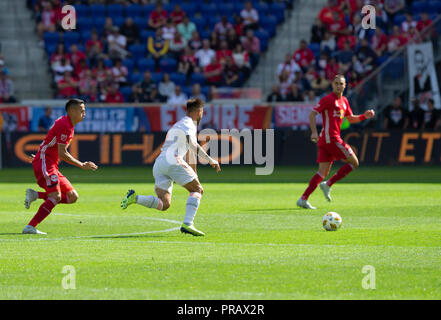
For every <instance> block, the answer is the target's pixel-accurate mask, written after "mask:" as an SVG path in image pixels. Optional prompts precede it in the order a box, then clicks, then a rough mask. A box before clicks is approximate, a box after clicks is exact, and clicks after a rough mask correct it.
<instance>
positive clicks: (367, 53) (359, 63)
mask: <svg viewBox="0 0 441 320" xmlns="http://www.w3.org/2000/svg"><path fill="white" fill-rule="evenodd" d="M377 30H378V29H377ZM376 58H377V56H376V55H375V52H374V51H373V50H372V49H371V47H369V43H368V41H367V40H366V39H363V40H361V43H360V47H359V48H358V49H357V51H356V52H355V55H354V56H353V58H352V62H353V65H354V70H355V71H356V72H357V73H359V74H360V75H361V76H362V77H364V76H366V75H367V74H368V73H370V72H371V71H372V70H373V69H374V67H375V61H376Z"/></svg>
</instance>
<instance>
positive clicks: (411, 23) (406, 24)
mask: <svg viewBox="0 0 441 320" xmlns="http://www.w3.org/2000/svg"><path fill="white" fill-rule="evenodd" d="M412 27H414V28H416V27H417V22H416V21H415V20H414V19H413V15H412V13H410V12H408V13H406V20H404V21H403V22H402V23H401V32H403V33H408V32H409V31H410V28H412Z"/></svg>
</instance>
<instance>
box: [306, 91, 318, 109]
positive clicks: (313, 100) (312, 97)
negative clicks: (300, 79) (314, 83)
mask: <svg viewBox="0 0 441 320" xmlns="http://www.w3.org/2000/svg"><path fill="white" fill-rule="evenodd" d="M303 101H304V102H305V103H310V104H313V105H314V106H316V105H317V104H318V103H319V102H320V97H317V96H316V94H315V92H314V91H313V90H310V91H307V92H304V93H303Z"/></svg>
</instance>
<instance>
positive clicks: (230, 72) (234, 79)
mask: <svg viewBox="0 0 441 320" xmlns="http://www.w3.org/2000/svg"><path fill="white" fill-rule="evenodd" d="M225 61H226V62H225V66H224V68H223V74H222V76H223V83H224V84H226V85H227V86H229V87H239V86H240V72H239V68H238V67H237V66H236V65H235V64H234V62H233V58H232V57H231V56H226V60H225Z"/></svg>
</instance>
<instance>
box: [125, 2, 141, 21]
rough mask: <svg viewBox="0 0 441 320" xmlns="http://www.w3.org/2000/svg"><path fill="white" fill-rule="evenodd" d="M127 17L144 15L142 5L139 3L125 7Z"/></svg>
mask: <svg viewBox="0 0 441 320" xmlns="http://www.w3.org/2000/svg"><path fill="white" fill-rule="evenodd" d="M125 15H126V17H132V18H135V17H141V16H142V6H141V5H139V4H131V5H128V6H127V7H126V9H125Z"/></svg>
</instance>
